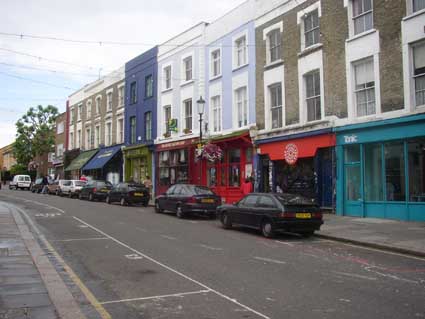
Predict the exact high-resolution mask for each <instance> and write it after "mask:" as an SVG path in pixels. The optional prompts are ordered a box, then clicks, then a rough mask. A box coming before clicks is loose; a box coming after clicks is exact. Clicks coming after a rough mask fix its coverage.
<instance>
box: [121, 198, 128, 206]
mask: <svg viewBox="0 0 425 319" xmlns="http://www.w3.org/2000/svg"><path fill="white" fill-rule="evenodd" d="M120 205H121V206H127V202H126V200H125V198H124V197H121V199H120Z"/></svg>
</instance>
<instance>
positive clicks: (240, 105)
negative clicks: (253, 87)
mask: <svg viewBox="0 0 425 319" xmlns="http://www.w3.org/2000/svg"><path fill="white" fill-rule="evenodd" d="M242 91H245V96H244V97H243V96H242V94H240V93H241V92H242ZM234 96H235V115H236V116H235V120H236V122H235V123H236V128H242V127H245V126H247V125H248V123H249V107H248V86H241V87H239V88H237V89H236V90H235V91H234ZM241 96H242V99H240V97H241ZM240 111H241V112H240ZM240 119H241V120H240Z"/></svg>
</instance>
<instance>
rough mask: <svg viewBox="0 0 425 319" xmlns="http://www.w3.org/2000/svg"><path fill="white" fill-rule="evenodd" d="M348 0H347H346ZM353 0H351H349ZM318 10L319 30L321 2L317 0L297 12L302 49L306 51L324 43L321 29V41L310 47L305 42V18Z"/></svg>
mask: <svg viewBox="0 0 425 319" xmlns="http://www.w3.org/2000/svg"><path fill="white" fill-rule="evenodd" d="M346 1H347V0H346ZM348 1H351V0H348ZM316 10H317V15H318V19H319V26H318V28H319V30H320V18H321V17H322V6H321V2H320V1H317V2H315V3H313V4H312V5H310V6H308V7H307V8H305V9H304V10H301V11H298V12H297V24H298V25H299V27H300V40H301V51H304V50H306V49H311V48H314V47H316V46H320V45H322V41H321V40H322V39H321V37H320V31H319V42H317V43H315V44H312V45H310V46H308V47H306V43H305V24H304V22H305V20H304V19H305V18H306V17H307V16H308V15H309V14H311V13H312V12H314V11H316Z"/></svg>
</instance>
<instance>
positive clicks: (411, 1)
mask: <svg viewBox="0 0 425 319" xmlns="http://www.w3.org/2000/svg"><path fill="white" fill-rule="evenodd" d="M417 1H424V0H417ZM424 3H425V2H424ZM423 11H425V7H424V8H422V9H418V10H415V0H407V13H408V14H409V15H410V14H417V13H419V12H423Z"/></svg>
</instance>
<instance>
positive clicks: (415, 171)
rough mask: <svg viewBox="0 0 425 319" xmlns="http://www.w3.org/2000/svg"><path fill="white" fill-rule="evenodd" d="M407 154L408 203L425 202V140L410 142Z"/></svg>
mask: <svg viewBox="0 0 425 319" xmlns="http://www.w3.org/2000/svg"><path fill="white" fill-rule="evenodd" d="M408 153H409V191H410V201H412V202H425V138H422V139H417V140H413V141H410V142H409V143H408Z"/></svg>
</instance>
